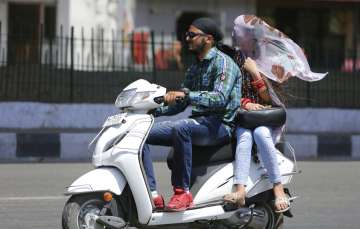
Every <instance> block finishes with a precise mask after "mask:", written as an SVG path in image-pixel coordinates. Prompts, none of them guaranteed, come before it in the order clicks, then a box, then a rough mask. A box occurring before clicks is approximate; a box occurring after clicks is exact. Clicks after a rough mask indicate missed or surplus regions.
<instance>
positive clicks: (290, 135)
mask: <svg viewBox="0 0 360 229" xmlns="http://www.w3.org/2000/svg"><path fill="white" fill-rule="evenodd" d="M116 113H117V110H116V108H115V107H114V106H113V105H104V104H93V105H89V104H71V105H67V104H44V103H16V102H9V103H0V117H1V119H0V160H10V161H11V160H16V161H18V160H25V161H29V160H30V161H37V160H43V159H44V158H45V159H47V160H65V161H66V160H67V161H74V160H82V161H83V160H89V159H90V157H91V152H90V151H89V150H88V147H87V146H88V144H89V142H90V141H91V139H92V138H93V137H94V136H95V135H96V133H97V131H99V130H100V127H101V125H102V123H103V122H104V120H105V119H106V117H107V116H110V115H113V114H116ZM186 114H189V109H188V110H187V111H186V112H185V113H183V114H178V115H177V116H174V117H161V118H158V119H157V120H156V121H162V120H167V119H170V120H176V119H179V118H181V117H185V116H186ZM287 127H288V130H287V134H286V136H285V140H286V141H288V142H290V143H291V145H292V146H293V147H294V148H295V152H296V155H297V157H298V158H300V159H316V158H326V159H328V158H329V159H334V158H353V159H360V143H359V142H360V110H339V109H289V110H288V125H287ZM27 150H28V151H27ZM168 150H169V148H166V147H154V148H153V152H154V154H153V155H154V157H155V158H157V159H163V158H164V156H165V155H166V153H167V152H168ZM285 153H286V154H289V150H288V149H287V148H286V147H285Z"/></svg>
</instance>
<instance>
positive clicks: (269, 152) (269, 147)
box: [253, 126, 288, 211]
mask: <svg viewBox="0 0 360 229" xmlns="http://www.w3.org/2000/svg"><path fill="white" fill-rule="evenodd" d="M253 136H254V141H255V143H256V145H257V148H258V152H259V154H260V158H261V160H262V163H263V165H264V166H265V168H266V170H267V172H268V175H269V179H270V182H271V183H273V185H274V186H273V191H274V195H275V198H285V197H286V194H285V192H284V187H283V185H282V183H281V173H280V169H279V166H278V163H277V156H276V151H277V150H276V148H275V144H274V141H273V139H272V130H271V129H270V128H269V127H265V126H260V127H257V128H256V129H255V130H254V132H253ZM287 207H288V204H287V203H286V202H284V201H277V203H276V204H275V208H276V210H277V211H279V210H283V209H286V208H287Z"/></svg>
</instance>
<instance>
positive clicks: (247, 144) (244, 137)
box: [224, 127, 253, 205]
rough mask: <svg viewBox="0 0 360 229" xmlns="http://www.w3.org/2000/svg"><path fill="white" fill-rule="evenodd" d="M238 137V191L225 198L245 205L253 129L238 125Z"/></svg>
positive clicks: (236, 182) (236, 176)
mask: <svg viewBox="0 0 360 229" xmlns="http://www.w3.org/2000/svg"><path fill="white" fill-rule="evenodd" d="M236 138H237V143H236V144H237V145H236V153H235V168H234V176H235V178H234V184H235V186H236V191H235V192H234V193H231V194H227V195H225V197H224V200H225V201H227V202H234V203H237V204H238V205H244V204H245V196H246V191H245V187H246V183H247V180H248V176H249V170H250V160H251V148H252V144H253V139H252V133H251V130H248V129H244V128H241V127H238V128H237V129H236Z"/></svg>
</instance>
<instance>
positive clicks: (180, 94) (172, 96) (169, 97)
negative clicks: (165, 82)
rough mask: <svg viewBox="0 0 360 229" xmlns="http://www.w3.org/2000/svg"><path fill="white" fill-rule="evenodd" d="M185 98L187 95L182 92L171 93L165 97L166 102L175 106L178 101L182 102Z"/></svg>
mask: <svg viewBox="0 0 360 229" xmlns="http://www.w3.org/2000/svg"><path fill="white" fill-rule="evenodd" d="M184 97H185V93H184V92H182V91H169V92H167V93H166V94H165V95H164V102H165V103H167V104H169V105H173V104H175V103H176V102H177V100H179V99H180V100H182V99H184Z"/></svg>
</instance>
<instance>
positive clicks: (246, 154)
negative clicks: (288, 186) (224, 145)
mask: <svg viewBox="0 0 360 229" xmlns="http://www.w3.org/2000/svg"><path fill="white" fill-rule="evenodd" d="M236 138H237V145H236V154H235V179H234V184H242V185H246V183H247V180H248V176H249V170H250V160H251V148H252V145H253V140H254V141H255V143H256V145H257V149H258V153H259V157H260V160H261V162H262V163H263V165H264V167H265V168H266V170H267V173H268V175H269V180H270V182H271V183H273V184H276V183H279V182H281V174H280V170H279V166H278V163H277V157H276V151H277V150H276V148H275V144H274V140H273V137H272V129H271V128H269V127H266V126H259V127H257V128H255V129H254V130H253V131H251V130H249V129H245V128H242V127H237V129H236Z"/></svg>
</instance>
